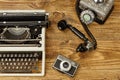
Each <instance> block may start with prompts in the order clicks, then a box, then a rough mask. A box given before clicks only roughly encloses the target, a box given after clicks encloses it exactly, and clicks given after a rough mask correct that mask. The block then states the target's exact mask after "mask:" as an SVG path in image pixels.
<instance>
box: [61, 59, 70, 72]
mask: <svg viewBox="0 0 120 80" xmlns="http://www.w3.org/2000/svg"><path fill="white" fill-rule="evenodd" d="M71 67H72V65H71V63H70V62H69V61H62V62H61V63H60V69H61V70H62V71H69V70H70V69H71Z"/></svg>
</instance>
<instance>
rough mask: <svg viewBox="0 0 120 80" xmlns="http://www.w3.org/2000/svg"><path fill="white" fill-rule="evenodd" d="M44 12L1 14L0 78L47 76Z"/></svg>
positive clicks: (45, 19) (17, 11)
mask: <svg viewBox="0 0 120 80" xmlns="http://www.w3.org/2000/svg"><path fill="white" fill-rule="evenodd" d="M48 24H49V21H48V13H46V12H45V11H44V10H4V11H0V76H43V75H44V74H45V29H46V27H48Z"/></svg>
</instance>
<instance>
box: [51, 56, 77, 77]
mask: <svg viewBox="0 0 120 80" xmlns="http://www.w3.org/2000/svg"><path fill="white" fill-rule="evenodd" d="M78 66H79V65H78V64H77V63H76V62H74V61H72V60H70V59H68V58H66V57H64V56H62V55H58V57H57V59H56V61H55V63H54V65H53V68H54V69H56V70H58V71H60V72H63V73H65V74H67V75H69V76H71V77H73V76H74V74H75V72H76V70H77V68H78Z"/></svg>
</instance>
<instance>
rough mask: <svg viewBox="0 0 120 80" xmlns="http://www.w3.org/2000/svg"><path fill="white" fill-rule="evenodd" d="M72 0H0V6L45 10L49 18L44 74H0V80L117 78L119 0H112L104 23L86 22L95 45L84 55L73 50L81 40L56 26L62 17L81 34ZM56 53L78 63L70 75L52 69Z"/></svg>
mask: <svg viewBox="0 0 120 80" xmlns="http://www.w3.org/2000/svg"><path fill="white" fill-rule="evenodd" d="M75 1H76V0H0V9H22V10H23V9H31V10H32V9H45V10H47V11H48V12H49V13H50V17H49V18H50V21H51V26H50V27H49V28H48V29H47V35H46V75H45V77H0V80H120V41H119V40H120V0H115V8H114V11H113V12H112V14H111V16H110V17H109V19H108V20H107V21H106V23H105V24H104V25H98V24H97V23H93V24H91V25H90V30H91V31H92V32H93V34H94V35H95V37H96V39H97V41H98V48H97V50H95V51H92V52H88V53H85V54H82V53H76V52H75V49H76V47H77V46H78V45H79V44H80V43H81V42H82V41H81V40H80V39H78V38H77V37H76V36H74V34H73V33H71V32H70V31H69V30H66V31H63V32H61V31H59V30H58V29H57V22H58V21H59V20H60V19H63V18H64V19H66V20H67V21H68V22H69V23H71V24H72V25H74V26H75V27H76V28H78V29H79V30H81V31H82V32H83V33H85V31H84V30H83V28H82V26H81V24H80V22H79V20H78V18H77V15H76V12H75V9H74V6H75ZM85 34H86V33H85ZM58 54H62V55H64V56H66V57H68V58H70V59H73V60H74V61H76V62H78V63H79V64H80V67H79V69H78V71H77V73H76V75H75V77H74V78H70V77H68V76H66V75H64V74H62V73H59V72H57V71H56V70H53V69H52V65H53V62H54V61H55V59H56V57H57V55H58Z"/></svg>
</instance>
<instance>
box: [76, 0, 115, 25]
mask: <svg viewBox="0 0 120 80" xmlns="http://www.w3.org/2000/svg"><path fill="white" fill-rule="evenodd" d="M113 4H114V0H78V2H77V7H78V10H79V11H78V15H79V17H80V19H81V21H82V22H84V23H85V24H90V23H92V22H93V21H96V22H97V23H99V24H103V23H104V22H105V21H106V19H107V18H108V16H109V15H110V13H111V12H112V10H113Z"/></svg>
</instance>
